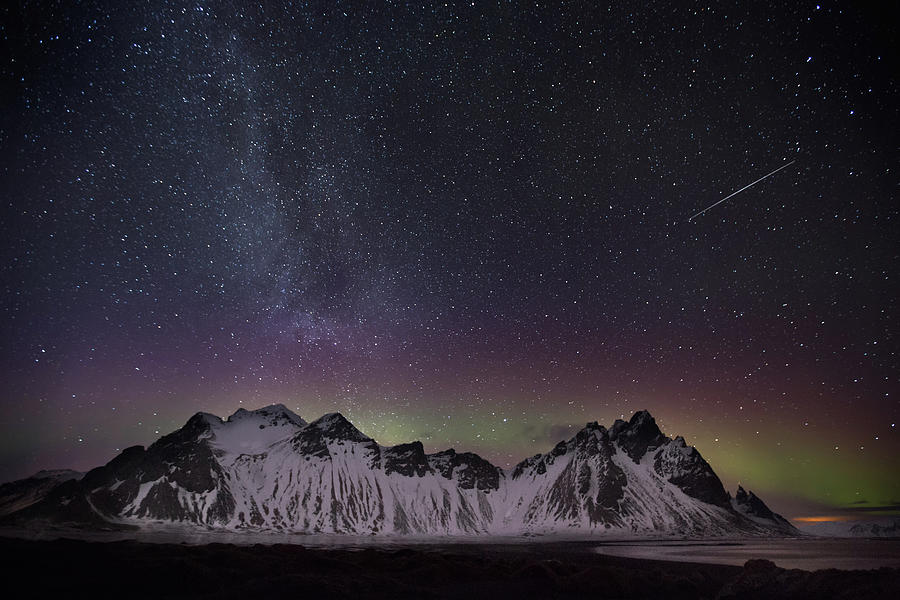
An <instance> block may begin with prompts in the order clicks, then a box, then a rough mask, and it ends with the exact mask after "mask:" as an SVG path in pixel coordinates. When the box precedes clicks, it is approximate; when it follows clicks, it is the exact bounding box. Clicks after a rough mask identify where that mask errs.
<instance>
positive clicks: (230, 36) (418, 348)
mask: <svg viewBox="0 0 900 600" xmlns="http://www.w3.org/2000/svg"><path fill="white" fill-rule="evenodd" d="M620 4H621V3H620ZM2 11H3V12H2V31H0V34H2V44H3V52H2V53H0V56H2V67H0V76H2V83H3V85H2V92H0V94H2V96H0V98H2V103H3V104H2V107H3V110H2V117H0V118H2V121H0V144H2V148H3V157H4V158H3V161H2V167H0V177H2V181H0V189H2V190H3V202H4V209H5V210H4V212H5V214H4V217H3V220H2V224H0V227H2V232H0V233H2V236H0V238H2V242H0V249H2V262H0V269H2V271H0V273H2V278H0V281H2V284H3V298H2V316H3V330H2V332H0V333H2V335H0V361H2V362H0V368H2V378H3V381H4V386H3V391H4V397H3V401H2V403H0V431H2V435H0V459H2V460H0V476H2V477H0V478H2V479H10V478H13V477H21V476H25V475H28V474H30V473H31V472H33V471H35V470H37V469H39V468H49V467H71V468H78V469H86V468H89V467H92V466H95V465H97V464H99V463H102V462H104V461H106V460H109V459H110V458H111V457H112V456H114V455H115V454H116V453H117V451H118V450H120V449H121V448H124V447H126V446H129V445H132V444H137V443H141V444H148V443H150V442H152V441H153V440H154V439H156V438H157V437H158V436H159V435H160V434H164V433H167V432H169V431H171V430H173V429H175V428H177V427H179V426H180V425H181V424H183V422H184V421H185V420H186V419H187V418H188V417H189V416H190V415H191V414H193V413H194V412H196V411H199V410H204V411H209V412H213V413H217V414H220V415H227V414H230V413H231V412H233V411H234V410H235V409H237V408H238V407H240V406H245V407H250V408H252V407H256V406H261V405H264V404H270V403H274V402H283V403H284V404H286V405H287V406H289V407H290V408H292V409H294V410H296V412H297V413H298V414H300V415H302V416H303V417H304V418H306V419H308V420H311V419H314V418H316V417H318V416H320V415H321V414H323V413H325V412H330V411H335V410H337V411H340V412H342V413H344V414H345V415H346V416H348V418H350V419H351V420H353V421H354V423H355V424H356V425H357V426H358V427H359V428H360V429H362V430H363V431H364V432H365V433H367V434H369V435H371V436H373V437H375V438H376V439H378V440H379V441H381V442H382V443H398V442H404V441H410V440H413V439H421V440H422V441H423V442H424V443H425V445H426V448H427V449H428V450H429V451H434V450H438V449H443V448H446V447H452V446H455V447H458V448H460V449H461V450H473V451H477V452H479V453H481V454H482V455H483V456H485V457H486V458H488V459H490V460H492V461H494V462H496V463H497V464H498V465H500V466H508V465H511V464H514V463H515V462H517V461H518V460H521V459H522V458H524V457H525V456H527V455H530V454H534V453H536V452H539V451H540V452H543V451H546V450H547V448H549V447H551V446H552V444H554V443H556V442H557V441H559V440H560V439H563V438H565V437H568V436H571V435H572V434H573V433H574V431H575V430H576V429H575V428H576V427H580V426H582V425H583V424H584V423H585V422H586V421H594V420H599V421H600V422H601V423H603V424H606V425H610V424H611V423H612V421H613V420H614V419H615V418H618V417H620V416H623V415H624V416H625V417H626V418H627V417H628V416H630V415H631V413H632V412H634V411H635V410H638V409H642V408H646V409H649V410H650V411H651V412H652V413H653V414H654V415H655V416H656V417H657V420H658V421H659V422H660V424H661V426H662V427H663V428H664V430H665V431H666V432H667V433H668V434H670V435H676V434H681V435H684V436H685V438H686V439H687V440H688V441H689V442H690V443H692V444H694V445H696V446H697V447H698V449H699V450H700V451H701V453H702V454H703V455H704V456H705V457H707V458H708V459H710V461H711V462H712V464H713V467H714V468H715V469H716V470H717V472H719V473H720V475H721V476H722V477H723V479H724V480H725V483H726V485H727V486H728V487H730V488H732V489H733V487H734V486H735V485H736V483H737V482H738V480H740V481H741V482H742V483H743V484H744V485H745V487H749V488H751V489H754V490H755V491H756V492H757V493H760V494H761V495H763V496H764V497H766V498H767V500H770V499H771V501H770V504H772V505H773V506H774V508H776V509H780V510H783V511H786V515H787V516H794V515H800V514H810V513H815V512H816V511H819V512H821V511H829V510H833V509H842V510H849V509H851V508H863V509H865V510H868V511H871V510H875V509H878V508H884V507H887V506H890V505H892V504H893V505H896V504H897V501H898V499H900V483H898V479H897V477H896V474H897V472H898V471H900V462H898V458H897V457H898V456H900V438H898V432H897V431H896V428H895V423H896V422H897V421H898V420H900V406H898V402H897V399H896V398H897V392H898V389H897V388H898V366H897V365H898V360H897V350H898V341H897V337H896V332H897V330H896V323H897V317H898V307H897V285H896V283H895V277H896V269H897V264H898V245H897V241H896V240H897V236H896V221H897V216H898V204H897V198H896V192H897V189H898V180H897V174H896V164H897V152H896V149H897V144H896V141H897V138H896V131H897V129H898V128H897V125H898V119H897V116H898V113H897V102H896V98H897V91H898V90H897V78H896V73H897V72H898V69H897V63H896V51H895V48H896V43H897V36H896V28H895V27H894V26H893V25H889V24H883V23H886V22H887V20H885V19H883V16H882V15H879V14H877V13H865V12H859V9H857V8H855V7H852V6H850V5H849V4H848V5H846V6H842V5H835V4H827V3H822V4H821V5H816V4H814V3H809V4H804V3H799V4H796V5H794V4H791V5H790V6H787V7H786V6H784V5H783V3H773V5H772V6H768V5H766V3H735V4H734V5H731V4H729V5H727V6H726V5H717V6H716V7H714V8H710V7H708V6H706V5H703V4H693V5H691V4H689V3H684V2H674V3H652V4H651V5H649V6H647V7H641V9H640V10H639V11H638V10H635V11H633V10H631V9H629V8H627V7H625V6H624V5H623V6H616V7H613V8H609V9H607V8H593V7H591V6H590V4H587V5H585V6H583V7H581V8H575V7H573V6H565V7H561V6H555V5H544V4H539V5H532V4H528V5H524V4H523V5H522V6H515V5H510V4H507V3H505V2H504V3H481V2H474V3H466V4H460V5H457V4H455V3H450V4H447V5H440V6H436V7H429V8H417V7H408V6H398V5H394V4H389V3H384V5H381V4H379V5H378V7H377V9H375V10H370V9H367V8H363V7H362V6H361V5H357V4H356V3H342V2H334V3H332V2H327V3H322V4H315V3H314V4H306V3H301V4H300V5H299V6H290V7H284V6H280V3H262V4H261V5H255V6H247V5H246V4H245V3H241V2H238V3H227V2H226V3H216V2H191V3H180V2H144V3H140V4H138V3H120V2H98V3H89V4H76V3H62V4H60V5H50V4H49V3H27V4H26V3H19V5H18V6H13V7H6V8H4V9H2ZM792 160H796V161H797V162H796V164H795V165H794V166H793V167H792V168H791V169H789V170H786V171H784V172H783V173H780V174H779V176H778V177H772V178H770V179H768V180H766V181H765V183H764V184H760V185H757V186H754V187H752V188H750V189H748V190H745V191H744V192H743V193H742V194H741V201H740V202H730V203H727V204H724V205H722V206H719V207H717V208H716V210H715V211H712V212H710V213H708V214H705V215H704V217H703V218H702V219H694V220H693V221H691V222H689V223H686V222H685V215H689V214H692V213H693V212H694V211H696V210H697V207H700V206H708V205H709V204H711V203H712V202H714V201H716V199H718V198H721V197H723V196H724V195H725V194H727V193H729V192H730V191H732V190H735V189H738V188H739V187H741V186H742V185H745V184H746V181H747V179H748V177H747V174H748V173H763V172H768V171H769V170H771V169H772V168H774V167H776V166H779V165H782V164H784V163H785V162H788V161H792ZM895 508H896V506H895Z"/></svg>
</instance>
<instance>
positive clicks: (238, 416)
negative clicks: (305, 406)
mask: <svg viewBox="0 0 900 600" xmlns="http://www.w3.org/2000/svg"><path fill="white" fill-rule="evenodd" d="M253 417H261V418H263V419H266V420H268V421H270V422H272V423H273V424H274V423H275V422H276V421H278V420H281V419H283V420H285V421H287V422H289V423H292V424H294V425H296V426H297V427H303V426H304V425H306V421H304V420H303V419H302V418H301V417H300V416H299V415H297V414H296V413H295V412H293V411H291V410H290V409H289V408H287V407H286V406H285V405H284V404H270V405H268V406H263V407H262V408H257V409H255V410H247V409H245V408H239V409H237V410H236V411H234V414H232V415H231V416H230V417H228V419H226V421H225V422H226V423H235V422H237V421H240V420H242V419H247V418H253Z"/></svg>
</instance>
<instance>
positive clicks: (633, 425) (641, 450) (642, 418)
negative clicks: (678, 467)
mask: <svg viewBox="0 0 900 600" xmlns="http://www.w3.org/2000/svg"><path fill="white" fill-rule="evenodd" d="M610 438H611V439H613V440H615V441H617V442H618V443H619V445H620V446H621V447H622V449H623V450H625V453H626V454H628V456H630V457H631V459H632V460H633V461H634V462H636V463H637V462H640V460H641V457H643V456H644V454H646V453H647V451H648V450H650V449H652V448H657V447H659V446H661V445H663V444H665V443H666V442H667V441H668V440H669V438H667V437H666V436H664V435H663V433H662V432H661V431H660V430H659V427H658V426H657V425H656V419H654V418H653V415H651V414H650V413H649V412H648V411H646V410H639V411H637V412H636V413H634V415H632V417H631V420H630V421H628V423H625V422H623V421H618V420H617V421H616V422H615V424H614V425H613V428H612V429H611V430H610Z"/></svg>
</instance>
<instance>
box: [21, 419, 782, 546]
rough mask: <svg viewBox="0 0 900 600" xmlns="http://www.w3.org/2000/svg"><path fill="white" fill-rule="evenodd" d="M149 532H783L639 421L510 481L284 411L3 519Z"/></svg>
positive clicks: (475, 459)
mask: <svg viewBox="0 0 900 600" xmlns="http://www.w3.org/2000/svg"><path fill="white" fill-rule="evenodd" d="M9 519H12V520H13V521H17V522H28V521H33V520H35V519H51V520H55V521H60V522H76V523H82V524H88V525H90V526H99V525H103V526H109V525H116V524H119V525H126V524H132V525H133V524H141V523H146V522H148V521H149V520H162V521H170V522H182V523H188V524H196V525H204V526H212V527H222V528H227V529H240V528H261V529H275V530H286V531H303V532H328V533H375V534H379V533H391V534H422V535H430V534H478V533H494V534H517V533H526V532H546V533H554V532H569V533H571V532H612V533H638V534H659V533H676V534H683V535H734V534H741V535H772V534H793V533H795V532H796V530H794V529H793V527H792V526H791V525H790V524H789V523H788V522H787V521H786V520H784V519H783V518H781V517H780V516H778V515H776V514H774V513H772V512H771V511H770V510H769V509H768V507H766V506H765V504H764V503H762V501H761V500H759V499H758V498H757V497H756V496H755V495H753V494H752V493H749V494H748V493H746V492H745V491H744V490H743V488H739V490H738V494H737V496H736V497H735V498H734V499H732V498H731V497H730V496H729V495H728V493H727V492H726V491H725V489H724V487H723V486H722V483H721V481H720V480H719V478H718V477H717V476H716V474H715V473H714V472H713V470H712V468H711V467H710V466H709V464H708V463H707V462H706V461H705V460H703V458H702V457H701V456H700V454H699V452H697V450H696V449H695V448H693V447H690V446H688V445H687V444H686V443H685V442H684V439H683V438H681V437H677V438H675V439H674V440H673V439H670V438H668V437H666V436H665V435H664V434H663V433H662V432H661V431H660V430H659V428H658V426H657V425H656V422H655V420H654V419H653V417H652V416H651V415H650V414H649V413H648V412H646V411H640V412H638V413H635V414H634V416H633V417H632V418H631V420H630V421H629V422H627V423H626V422H624V421H616V422H615V423H614V424H613V426H612V427H611V428H610V429H609V430H607V429H606V428H604V427H603V426H601V425H599V424H598V423H596V422H594V423H588V424H587V425H586V426H585V427H584V428H583V429H582V430H581V431H579V432H578V433H577V434H576V435H575V436H574V437H573V438H572V439H570V440H568V441H564V442H560V443H559V444H557V445H556V446H555V447H554V448H553V449H552V450H551V451H550V452H548V453H546V454H538V455H535V456H533V457H531V458H528V459H526V460H524V461H522V462H521V463H519V464H518V465H516V467H515V468H514V469H512V471H511V472H510V473H507V472H505V471H503V470H502V469H499V468H497V467H495V466H494V465H492V464H491V463H490V462H488V461H486V460H484V459H483V458H481V457H479V456H477V455H476V454H472V453H457V452H456V451H455V450H453V449H450V450H445V451H442V452H437V453H434V454H426V453H425V450H424V447H423V446H422V443H421V442H411V443H408V444H400V445H397V446H390V447H385V446H380V445H379V444H378V443H377V442H375V441H374V440H373V439H372V438H370V437H368V436H366V435H365V434H363V433H362V432H361V431H359V430H358V429H357V428H356V427H355V426H354V425H353V424H352V423H350V421H348V420H347V419H346V418H345V417H343V416H342V415H341V414H339V413H331V414H328V415H325V416H323V417H321V418H319V419H317V420H315V421H313V422H312V423H308V424H307V423H306V422H305V421H304V420H303V419H301V418H300V417H299V416H297V415H296V414H294V413H292V412H291V411H290V410H288V409H287V408H285V407H284V406H282V405H274V406H268V407H264V408H261V409H258V410H255V411H247V410H244V409H241V410H238V411H237V412H236V413H234V414H233V415H231V416H230V417H229V418H228V419H226V420H224V421H223V420H222V419H220V418H219V417H216V416H214V415H210V414H207V413H197V414H196V415H194V416H193V417H191V419H189V420H188V422H187V423H186V424H185V426H184V427H182V428H181V429H179V430H178V431H175V432H173V433H171V434H169V435H167V436H164V437H162V438H160V439H159V440H158V441H157V442H156V443H154V444H152V445H151V446H150V447H149V448H147V449H144V448H143V447H141V446H135V447H132V448H128V449H126V450H125V451H124V452H122V454H120V455H119V456H117V457H116V458H114V459H113V460H112V461H110V462H109V463H108V464H107V465H105V466H103V467H98V468H97V469H94V470H92V471H90V472H89V473H87V474H86V475H85V476H84V477H83V478H82V479H80V480H77V479H71V480H69V481H66V482H65V483H61V484H59V485H57V486H55V487H54V488H53V489H52V490H50V491H49V492H46V493H45V497H43V499H41V500H40V501H37V502H33V503H31V505H30V506H27V507H25V508H24V509H22V510H17V511H16V512H14V513H13V514H12V515H11V516H10V517H8V520H9Z"/></svg>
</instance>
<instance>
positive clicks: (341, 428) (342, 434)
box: [307, 412, 372, 442]
mask: <svg viewBox="0 0 900 600" xmlns="http://www.w3.org/2000/svg"><path fill="white" fill-rule="evenodd" d="M307 429H314V430H317V431H320V432H321V433H322V435H323V436H325V437H330V438H333V439H338V440H348V441H351V442H369V441H371V440H372V438H370V437H369V436H367V435H365V434H364V433H363V432H361V431H360V430H359V429H357V428H356V426H355V425H353V423H351V422H350V421H349V420H347V417H345V416H344V415H342V414H341V413H339V412H333V413H328V414H326V415H322V416H321V417H319V418H318V419H316V420H315V421H313V422H312V423H310V424H309V425H308V426H307Z"/></svg>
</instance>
